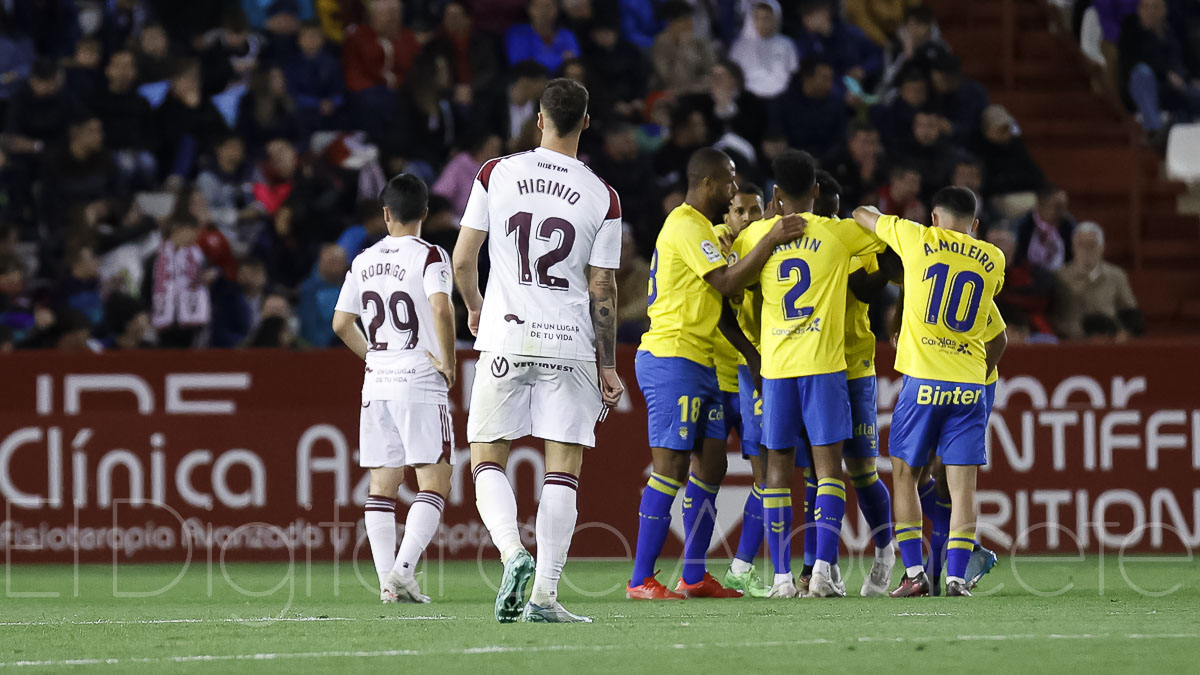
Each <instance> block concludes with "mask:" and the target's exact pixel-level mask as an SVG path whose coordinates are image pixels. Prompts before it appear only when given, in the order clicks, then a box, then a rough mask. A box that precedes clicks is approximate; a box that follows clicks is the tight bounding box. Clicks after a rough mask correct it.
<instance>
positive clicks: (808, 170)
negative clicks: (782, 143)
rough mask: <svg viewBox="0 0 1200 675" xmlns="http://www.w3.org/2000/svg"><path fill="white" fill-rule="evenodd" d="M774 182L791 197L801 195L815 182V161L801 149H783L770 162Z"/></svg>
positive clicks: (809, 190) (811, 187)
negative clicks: (773, 173)
mask: <svg viewBox="0 0 1200 675" xmlns="http://www.w3.org/2000/svg"><path fill="white" fill-rule="evenodd" d="M771 169H772V170H773V171H774V172H775V184H776V185H778V186H779V189H781V190H783V191H784V192H786V193H787V194H788V195H789V196H791V197H801V196H804V195H805V194H807V193H809V192H811V191H812V189H813V185H816V183H817V161H816V160H814V159H813V157H812V155H810V154H808V153H807V152H804V151H803V150H785V151H784V152H783V153H782V154H780V155H779V156H778V157H776V158H775V161H773V162H771Z"/></svg>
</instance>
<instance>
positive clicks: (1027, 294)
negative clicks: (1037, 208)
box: [987, 227, 1054, 335]
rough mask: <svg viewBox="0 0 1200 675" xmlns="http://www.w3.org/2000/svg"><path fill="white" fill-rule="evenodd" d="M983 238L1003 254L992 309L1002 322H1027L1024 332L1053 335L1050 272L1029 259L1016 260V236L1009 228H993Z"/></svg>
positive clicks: (1051, 276)
mask: <svg viewBox="0 0 1200 675" xmlns="http://www.w3.org/2000/svg"><path fill="white" fill-rule="evenodd" d="M987 240H988V241H989V242H991V243H993V244H995V245H996V248H999V249H1000V252H1001V253H1003V254H1004V259H1005V266H1004V288H1003V289H1001V291H1000V295H998V296H996V308H997V309H999V310H1000V315H1001V316H1002V317H1004V320H1005V322H1006V323H1007V322H1008V321H1009V317H1017V316H1020V317H1021V318H1023V319H1024V320H1025V322H1026V323H1027V324H1028V329H1029V330H1028V332H1030V333H1033V334H1041V335H1046V334H1049V335H1053V334H1054V331H1053V330H1052V329H1051V327H1050V319H1049V316H1050V305H1051V297H1052V295H1053V292H1054V274H1053V273H1051V271H1050V270H1048V269H1046V268H1045V267H1042V266H1041V265H1038V264H1036V263H1034V262H1033V261H1031V260H1029V259H1028V258H1026V259H1024V260H1019V259H1018V256H1017V238H1016V236H1015V235H1014V234H1013V232H1012V230H1009V229H1006V228H1003V227H993V228H992V229H990V230H988V234H987Z"/></svg>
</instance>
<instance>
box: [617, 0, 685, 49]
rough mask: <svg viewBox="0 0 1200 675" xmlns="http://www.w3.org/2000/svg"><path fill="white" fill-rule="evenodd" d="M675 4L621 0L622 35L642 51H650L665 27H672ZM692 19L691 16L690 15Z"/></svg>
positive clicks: (619, 3)
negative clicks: (665, 25)
mask: <svg viewBox="0 0 1200 675" xmlns="http://www.w3.org/2000/svg"><path fill="white" fill-rule="evenodd" d="M673 4H675V3H673V2H671V0H667V2H663V3H658V2H646V1H645V0H619V2H618V5H619V7H620V12H619V13H620V16H621V33H622V34H623V35H624V36H625V37H626V38H627V39H628V40H629V41H630V42H632V43H633V44H635V45H637V46H638V48H640V49H650V47H651V46H653V45H654V43H655V41H656V36H658V35H660V34H661V33H662V32H663V25H664V24H667V25H670V23H671V21H672V20H673V19H672V15H673V11H674V10H675V9H676V8H675V7H670V5H673ZM688 16H689V18H691V15H690V14H689V15H688Z"/></svg>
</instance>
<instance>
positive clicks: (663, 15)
mask: <svg viewBox="0 0 1200 675" xmlns="http://www.w3.org/2000/svg"><path fill="white" fill-rule="evenodd" d="M695 11H696V9H695V8H694V7H692V6H691V5H689V4H688V3H686V2H684V1H683V0H668V1H667V2H664V3H663V4H662V6H660V7H659V8H658V18H659V20H660V21H662V22H664V23H671V22H672V21H675V20H676V19H682V18H684V17H690V16H691V15H692V14H693V13H695Z"/></svg>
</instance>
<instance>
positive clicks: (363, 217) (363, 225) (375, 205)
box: [337, 177, 474, 264]
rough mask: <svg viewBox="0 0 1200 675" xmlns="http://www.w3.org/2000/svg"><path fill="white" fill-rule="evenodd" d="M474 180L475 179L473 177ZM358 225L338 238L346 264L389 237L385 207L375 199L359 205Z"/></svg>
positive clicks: (348, 228)
mask: <svg viewBox="0 0 1200 675" xmlns="http://www.w3.org/2000/svg"><path fill="white" fill-rule="evenodd" d="M472 179H474V177H472ZM358 220H359V223H358V224H357V225H351V226H350V227H347V228H346V230H345V231H344V232H342V235H341V236H340V237H338V240H337V245H338V246H339V247H341V249H342V251H343V252H345V255H346V263H347V264H349V263H352V262H354V259H355V258H356V257H358V254H359V253H362V252H363V251H365V250H366V249H367V248H370V247H371V246H374V245H375V243H376V242H378V241H379V240H380V239H382V238H384V237H385V236H387V223H385V222H384V220H383V207H382V205H381V204H380V203H379V202H378V201H376V200H374V199H364V200H363V201H361V202H359V204H358Z"/></svg>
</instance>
